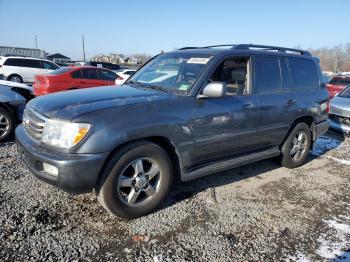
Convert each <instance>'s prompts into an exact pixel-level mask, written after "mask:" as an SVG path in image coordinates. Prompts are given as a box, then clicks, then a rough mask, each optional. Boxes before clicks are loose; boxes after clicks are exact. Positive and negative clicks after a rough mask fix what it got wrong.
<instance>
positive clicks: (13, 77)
mask: <svg viewBox="0 0 350 262" xmlns="http://www.w3.org/2000/svg"><path fill="white" fill-rule="evenodd" d="M7 80H8V81H11V82H16V83H23V78H22V77H21V76H20V75H10V76H9V77H8V78H7Z"/></svg>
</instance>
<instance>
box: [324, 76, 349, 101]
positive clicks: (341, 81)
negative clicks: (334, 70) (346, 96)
mask: <svg viewBox="0 0 350 262" xmlns="http://www.w3.org/2000/svg"><path fill="white" fill-rule="evenodd" d="M348 85H350V76H335V77H333V78H332V80H331V81H329V83H328V84H327V89H328V93H329V97H330V98H333V97H335V95H336V94H338V93H339V92H340V91H342V90H343V89H344V88H345V87H346V86H348Z"/></svg>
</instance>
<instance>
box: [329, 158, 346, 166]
mask: <svg viewBox="0 0 350 262" xmlns="http://www.w3.org/2000/svg"><path fill="white" fill-rule="evenodd" d="M328 158H329V159H332V160H334V161H335V162H338V163H340V164H343V165H348V166H350V160H345V159H339V158H336V157H333V156H328Z"/></svg>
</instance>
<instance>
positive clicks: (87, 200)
mask: <svg viewBox="0 0 350 262" xmlns="http://www.w3.org/2000/svg"><path fill="white" fill-rule="evenodd" d="M0 174H1V175H0V224H1V227H0V261H8V260H9V261H36V260H48V261H56V260H60V261H62V260H65V261H72V260H82V261H97V260H103V261H116V260H118V261H156V262H160V261H228V260H230V261H281V260H284V261H325V260H326V259H328V260H329V261H333V262H336V261H350V192H349V186H350V139H349V138H348V139H345V140H344V139H340V138H337V137H335V136H331V135H327V136H323V137H321V138H320V139H319V140H318V141H317V143H316V145H315V148H314V150H313V152H312V153H311V154H310V156H309V159H308V162H307V163H306V164H305V165H304V166H302V167H300V168H298V169H294V170H289V169H285V168H281V167H279V166H278V165H277V164H275V163H274V162H273V161H272V160H265V161H261V162H258V163H255V164H252V165H247V166H244V167H240V168H236V169H233V170H230V171H228V172H225V173H223V174H220V175H219V174H216V175H212V176H209V177H205V178H202V179H198V180H196V181H192V182H189V183H185V184H183V183H177V184H176V185H175V186H174V188H173V191H172V193H171V196H170V197H169V199H168V200H167V201H166V203H165V204H164V205H163V206H162V207H161V208H160V209H159V210H158V211H157V212H155V213H153V214H151V215H148V216H146V217H143V218H140V219H136V220H132V221H124V220H121V219H118V218H113V217H111V216H110V215H109V214H108V213H107V212H106V211H105V210H104V209H103V208H102V207H100V205H99V203H98V202H97V200H96V198H95V196H94V195H93V194H86V195H80V196H72V195H69V194H66V193H64V192H62V191H59V190H58V189H56V188H54V187H52V186H49V185H47V184H45V183H43V182H41V181H39V180H37V179H35V178H34V177H33V176H32V175H31V174H30V173H29V172H28V171H27V169H26V168H25V167H24V166H23V165H22V164H21V162H20V160H19V159H18V157H17V154H16V146H15V144H14V143H6V144H2V145H0Z"/></svg>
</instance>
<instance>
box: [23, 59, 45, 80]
mask: <svg viewBox="0 0 350 262" xmlns="http://www.w3.org/2000/svg"><path fill="white" fill-rule="evenodd" d="M20 64H21V71H22V73H23V76H24V77H23V80H24V79H26V80H24V82H30V83H33V82H34V76H35V75H41V74H42V73H43V72H42V70H41V63H40V60H36V59H20Z"/></svg>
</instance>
